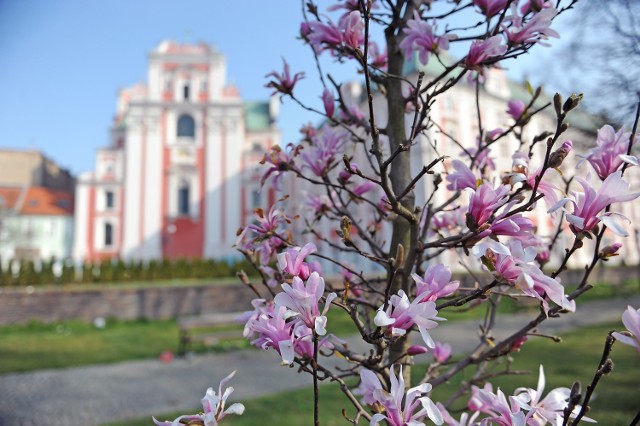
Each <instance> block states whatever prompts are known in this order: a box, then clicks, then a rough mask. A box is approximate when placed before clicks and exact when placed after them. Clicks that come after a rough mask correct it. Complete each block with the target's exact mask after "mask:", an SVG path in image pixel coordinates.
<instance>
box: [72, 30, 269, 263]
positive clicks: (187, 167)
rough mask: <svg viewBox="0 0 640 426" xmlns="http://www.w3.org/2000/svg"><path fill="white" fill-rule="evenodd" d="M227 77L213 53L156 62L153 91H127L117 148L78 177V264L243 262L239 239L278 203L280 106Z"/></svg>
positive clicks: (185, 48)
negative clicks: (272, 156) (269, 169)
mask: <svg viewBox="0 0 640 426" xmlns="http://www.w3.org/2000/svg"><path fill="white" fill-rule="evenodd" d="M225 74H226V64H225V58H224V56H223V55H222V54H221V53H220V52H218V51H217V50H216V48H215V47H214V46H211V45H207V44H179V43H176V42H173V41H165V42H162V43H161V44H160V45H159V46H158V47H157V48H156V49H154V50H153V51H152V52H151V53H150V54H149V69H148V77H147V82H146V83H140V84H136V85H134V86H132V87H129V88H127V89H124V90H122V91H121V92H120V94H119V97H118V102H117V110H116V115H115V119H114V123H113V127H112V128H111V132H110V144H109V146H107V147H105V148H102V149H99V150H98V152H97V155H96V163H95V171H93V172H89V173H85V174H82V175H81V176H80V177H79V178H78V183H77V187H76V203H75V205H76V207H75V234H74V250H73V254H74V258H75V260H77V261H82V260H84V261H96V260H100V259H106V258H113V257H119V258H122V259H136V260H151V259H160V258H176V257H188V258H194V257H205V258H227V257H231V256H237V254H236V252H235V250H234V249H233V248H232V247H231V246H232V245H233V243H234V241H235V239H236V230H237V229H238V228H239V227H240V226H245V225H247V224H248V223H250V221H251V220H252V213H253V210H254V208H256V207H265V206H270V205H272V204H273V203H274V202H275V201H276V200H275V198H276V193H275V191H274V189H273V188H270V187H268V186H265V187H264V188H262V189H261V188H260V169H259V164H258V162H259V161H260V159H261V157H262V155H263V154H264V152H265V151H267V150H268V149H269V148H270V147H271V146H273V145H277V144H279V142H280V141H279V138H280V133H279V131H278V129H277V127H276V124H275V120H276V116H277V106H278V104H277V102H278V101H277V99H275V98H273V99H272V100H271V101H267V102H246V101H243V100H242V98H241V97H240V93H239V91H238V90H237V89H236V88H235V87H234V86H232V85H229V84H227V83H226V76H225ZM274 101H275V102H274Z"/></svg>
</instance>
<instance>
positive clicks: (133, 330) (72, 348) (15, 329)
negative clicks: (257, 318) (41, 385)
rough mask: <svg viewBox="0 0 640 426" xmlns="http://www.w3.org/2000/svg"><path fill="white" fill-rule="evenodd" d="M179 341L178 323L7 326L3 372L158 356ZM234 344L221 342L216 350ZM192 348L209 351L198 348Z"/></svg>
mask: <svg viewBox="0 0 640 426" xmlns="http://www.w3.org/2000/svg"><path fill="white" fill-rule="evenodd" d="M238 335H239V336H240V337H241V327H240V326H238ZM178 343H179V342H178V326H177V324H176V322H175V321H174V320H161V321H144V320H139V321H115V320H107V324H106V327H104V328H103V329H97V328H95V327H94V326H93V325H91V324H86V323H82V322H78V321H67V322H63V323H58V324H42V323H32V324H29V325H20V326H4V327H1V328H0V360H2V362H0V374H3V373H10V372H17V371H30V370H38V369H43V368H65V367H75V366H81V365H91V364H101V363H114V362H120V361H127V360H132V359H141V358H155V357H158V356H159V355H160V354H161V353H162V352H163V351H165V350H170V351H172V352H176V351H177V349H178ZM233 344H234V342H222V343H221V344H220V345H218V346H217V347H215V348H214V350H224V349H225V348H227V347H229V346H233ZM192 349H193V350H194V351H196V352H202V351H205V350H207V348H205V347H203V346H202V345H199V344H194V345H193V347H192Z"/></svg>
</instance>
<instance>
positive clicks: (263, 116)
mask: <svg viewBox="0 0 640 426" xmlns="http://www.w3.org/2000/svg"><path fill="white" fill-rule="evenodd" d="M244 114H245V115H244V121H245V125H246V126H247V130H248V131H250V132H255V131H260V130H269V129H271V124H272V120H271V114H270V112H269V102H245V103H244Z"/></svg>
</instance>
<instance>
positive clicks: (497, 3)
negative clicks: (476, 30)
mask: <svg viewBox="0 0 640 426" xmlns="http://www.w3.org/2000/svg"><path fill="white" fill-rule="evenodd" d="M473 4H475V5H476V6H478V7H479V8H480V11H482V13H483V14H484V15H485V16H486V17H487V18H491V17H492V16H495V15H497V14H498V13H500V12H502V11H503V10H504V8H505V7H507V0H473Z"/></svg>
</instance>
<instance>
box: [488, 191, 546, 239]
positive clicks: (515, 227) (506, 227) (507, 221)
mask: <svg viewBox="0 0 640 426" xmlns="http://www.w3.org/2000/svg"><path fill="white" fill-rule="evenodd" d="M517 203H518V200H514V201H511V202H510V203H509V204H507V206H506V207H505V208H504V210H503V212H502V213H500V214H499V215H497V216H496V218H495V219H494V220H493V223H491V226H490V227H489V230H490V231H491V234H493V235H507V236H512V237H517V238H519V239H525V240H526V239H528V238H530V237H532V235H533V234H532V232H533V231H534V229H535V224H534V223H533V221H532V220H531V219H529V218H528V217H524V216H523V215H522V213H517V214H514V215H512V216H508V217H507V214H508V213H509V211H510V210H511V208H512V207H513V206H514V205H515V204H517Z"/></svg>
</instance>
